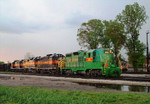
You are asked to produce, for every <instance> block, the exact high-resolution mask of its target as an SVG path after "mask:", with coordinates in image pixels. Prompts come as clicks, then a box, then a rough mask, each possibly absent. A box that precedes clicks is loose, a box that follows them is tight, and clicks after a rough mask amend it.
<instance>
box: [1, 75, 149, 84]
mask: <svg viewBox="0 0 150 104" xmlns="http://www.w3.org/2000/svg"><path fill="white" fill-rule="evenodd" d="M0 77H10V78H12V77H13V78H15V79H17V78H44V79H49V80H53V81H69V82H78V83H79V82H80V83H81V82H82V83H101V84H115V85H136V86H150V82H137V81H125V80H107V79H106V80H105V79H82V78H68V77H67V78H66V77H51V76H36V75H13V74H0ZM6 81H7V80H6Z"/></svg>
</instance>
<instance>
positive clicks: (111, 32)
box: [104, 20, 126, 59]
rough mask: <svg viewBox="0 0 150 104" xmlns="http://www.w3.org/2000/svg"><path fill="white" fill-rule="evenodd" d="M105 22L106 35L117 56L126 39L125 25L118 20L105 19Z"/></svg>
mask: <svg viewBox="0 0 150 104" xmlns="http://www.w3.org/2000/svg"><path fill="white" fill-rule="evenodd" d="M104 24H105V27H106V29H105V35H106V37H107V38H108V39H110V42H111V46H112V48H113V49H114V52H115V56H116V57H117V56H118V54H119V51H120V50H121V48H122V47H123V45H124V44H125V41H126V35H125V34H124V25H123V24H121V23H119V22H118V21H116V20H114V21H112V20H110V21H104ZM116 59H117V58H116Z"/></svg>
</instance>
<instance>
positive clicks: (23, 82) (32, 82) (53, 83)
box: [0, 76, 149, 93]
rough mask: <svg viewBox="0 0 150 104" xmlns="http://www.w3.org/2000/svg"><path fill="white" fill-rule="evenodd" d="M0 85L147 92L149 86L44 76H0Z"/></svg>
mask: <svg viewBox="0 0 150 104" xmlns="http://www.w3.org/2000/svg"><path fill="white" fill-rule="evenodd" d="M0 85H6V86H38V87H41V88H46V89H64V90H85V91H106V92H120V91H121V92H129V91H130V92H146V93H148V92H149V87H144V86H126V85H111V84H94V83H73V82H68V81H59V80H55V79H45V78H42V76H41V78H31V77H30V78H28V77H13V76H0Z"/></svg>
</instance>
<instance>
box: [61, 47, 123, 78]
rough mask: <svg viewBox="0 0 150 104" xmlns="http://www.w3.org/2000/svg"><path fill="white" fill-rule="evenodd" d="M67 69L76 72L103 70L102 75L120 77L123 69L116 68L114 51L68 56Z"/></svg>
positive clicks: (106, 50)
mask: <svg viewBox="0 0 150 104" xmlns="http://www.w3.org/2000/svg"><path fill="white" fill-rule="evenodd" d="M65 60H66V63H65V67H63V68H62V70H66V69H70V70H72V71H73V72H76V71H85V72H86V71H88V70H91V69H92V70H97V69H98V70H101V74H102V75H106V76H120V75H121V69H120V68H118V67H116V65H115V62H114V53H113V50H112V49H106V48H105V49H96V50H93V51H77V52H73V53H68V54H66V59H65Z"/></svg>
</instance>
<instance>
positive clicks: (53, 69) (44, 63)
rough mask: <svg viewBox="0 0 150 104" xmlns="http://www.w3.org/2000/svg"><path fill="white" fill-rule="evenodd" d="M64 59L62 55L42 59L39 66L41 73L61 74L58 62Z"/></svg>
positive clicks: (49, 55)
mask: <svg viewBox="0 0 150 104" xmlns="http://www.w3.org/2000/svg"><path fill="white" fill-rule="evenodd" d="M59 59H64V55H62V54H48V55H47V56H44V57H41V58H40V61H39V65H38V71H39V72H42V73H43V72H49V73H52V74H55V73H58V72H60V70H59V67H58V60H59Z"/></svg>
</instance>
